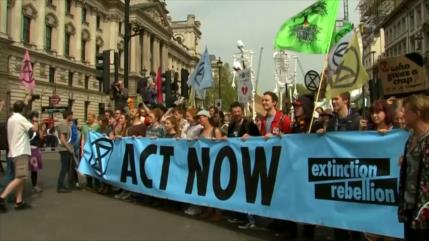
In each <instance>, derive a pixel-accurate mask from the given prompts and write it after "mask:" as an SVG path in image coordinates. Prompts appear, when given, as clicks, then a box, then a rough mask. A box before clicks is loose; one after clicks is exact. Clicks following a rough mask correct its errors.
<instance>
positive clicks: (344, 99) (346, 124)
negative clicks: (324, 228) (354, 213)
mask: <svg viewBox="0 0 429 241" xmlns="http://www.w3.org/2000/svg"><path fill="white" fill-rule="evenodd" d="M332 107H333V108H334V116H333V118H332V119H331V120H330V121H329V122H328V123H327V125H325V127H326V128H325V127H324V128H321V129H319V130H317V133H325V132H333V131H357V130H359V129H360V116H359V114H358V113H353V112H352V111H351V109H350V93H349V92H345V93H342V94H340V95H338V96H335V97H333V98H332ZM350 235H351V238H352V239H351V240H353V241H360V240H361V234H360V233H359V232H355V231H352V232H349V231H348V230H342V229H337V228H336V229H334V240H335V241H344V240H349V236H350Z"/></svg>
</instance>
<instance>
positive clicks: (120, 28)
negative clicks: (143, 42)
mask: <svg viewBox="0 0 429 241" xmlns="http://www.w3.org/2000/svg"><path fill="white" fill-rule="evenodd" d="M119 34H122V22H119Z"/></svg>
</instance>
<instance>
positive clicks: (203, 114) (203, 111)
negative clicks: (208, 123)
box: [197, 110, 210, 118]
mask: <svg viewBox="0 0 429 241" xmlns="http://www.w3.org/2000/svg"><path fill="white" fill-rule="evenodd" d="M197 116H206V117H208V118H210V112H208V111H207V110H200V111H198V113H197Z"/></svg>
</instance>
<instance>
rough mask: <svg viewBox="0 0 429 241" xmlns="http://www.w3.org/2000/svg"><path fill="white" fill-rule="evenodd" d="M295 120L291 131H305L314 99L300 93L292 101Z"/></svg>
mask: <svg viewBox="0 0 429 241" xmlns="http://www.w3.org/2000/svg"><path fill="white" fill-rule="evenodd" d="M293 107H294V115H295V120H294V122H293V125H292V133H306V132H308V129H309V128H310V122H311V118H312V117H313V110H314V99H313V97H312V96H310V95H302V96H300V97H299V98H298V99H296V100H295V101H294V102H293Z"/></svg>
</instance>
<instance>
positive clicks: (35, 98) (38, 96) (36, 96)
mask: <svg viewBox="0 0 429 241" xmlns="http://www.w3.org/2000/svg"><path fill="white" fill-rule="evenodd" d="M35 100H40V95H31V101H35Z"/></svg>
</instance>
